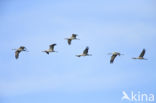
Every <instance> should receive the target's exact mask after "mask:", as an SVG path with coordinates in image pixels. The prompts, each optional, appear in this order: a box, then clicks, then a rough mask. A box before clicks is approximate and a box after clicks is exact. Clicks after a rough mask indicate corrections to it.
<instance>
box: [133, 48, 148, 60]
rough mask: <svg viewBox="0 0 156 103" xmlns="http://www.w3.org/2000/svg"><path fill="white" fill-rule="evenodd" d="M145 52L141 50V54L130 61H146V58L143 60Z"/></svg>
mask: <svg viewBox="0 0 156 103" xmlns="http://www.w3.org/2000/svg"><path fill="white" fill-rule="evenodd" d="M145 52H146V50H145V49H143V50H142V52H141V54H140V55H139V57H134V58H132V59H139V60H147V59H146V58H144V55H145Z"/></svg>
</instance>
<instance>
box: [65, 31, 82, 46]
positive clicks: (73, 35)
mask: <svg viewBox="0 0 156 103" xmlns="http://www.w3.org/2000/svg"><path fill="white" fill-rule="evenodd" d="M77 36H78V35H77V34H72V36H71V37H70V38H65V39H66V40H67V41H68V45H71V42H72V40H80V39H78V38H77Z"/></svg>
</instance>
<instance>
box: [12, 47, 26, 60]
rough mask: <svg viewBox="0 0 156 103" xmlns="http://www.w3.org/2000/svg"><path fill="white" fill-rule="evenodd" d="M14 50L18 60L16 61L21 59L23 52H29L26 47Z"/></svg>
mask: <svg viewBox="0 0 156 103" xmlns="http://www.w3.org/2000/svg"><path fill="white" fill-rule="evenodd" d="M12 50H16V51H15V58H16V59H18V58H19V54H20V53H21V52H22V51H27V49H26V47H24V46H20V47H19V48H18V49H12Z"/></svg>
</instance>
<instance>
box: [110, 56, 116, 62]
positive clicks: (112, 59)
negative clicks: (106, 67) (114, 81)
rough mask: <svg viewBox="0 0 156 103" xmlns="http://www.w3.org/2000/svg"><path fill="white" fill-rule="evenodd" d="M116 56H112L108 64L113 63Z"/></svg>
mask: <svg viewBox="0 0 156 103" xmlns="http://www.w3.org/2000/svg"><path fill="white" fill-rule="evenodd" d="M116 56H117V55H114V54H113V55H112V56H111V60H110V63H113V62H114V59H115V58H116Z"/></svg>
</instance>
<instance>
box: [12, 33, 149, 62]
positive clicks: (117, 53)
mask: <svg viewBox="0 0 156 103" xmlns="http://www.w3.org/2000/svg"><path fill="white" fill-rule="evenodd" d="M77 36H78V35H77V34H72V36H71V37H70V38H65V39H66V40H67V42H68V45H71V42H72V40H80V39H78V38H77ZM55 46H56V44H51V45H49V49H48V50H44V51H42V52H45V53H47V54H49V53H50V52H57V51H55V50H54V47H55ZM13 50H15V58H16V59H18V58H19V54H20V53H21V52H22V51H28V50H27V49H26V47H24V46H20V47H19V48H18V49H13ZM88 51H89V47H86V48H85V50H84V51H83V53H82V54H79V55H76V56H77V57H81V56H92V55H91V54H88ZM109 54H110V55H112V56H111V59H110V63H111V64H112V63H113V62H114V60H115V58H116V57H117V56H120V55H123V54H120V53H119V52H113V53H109ZM144 55H145V49H143V50H142V52H141V54H140V55H139V57H135V58H132V59H140V60H147V59H145V58H144Z"/></svg>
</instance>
